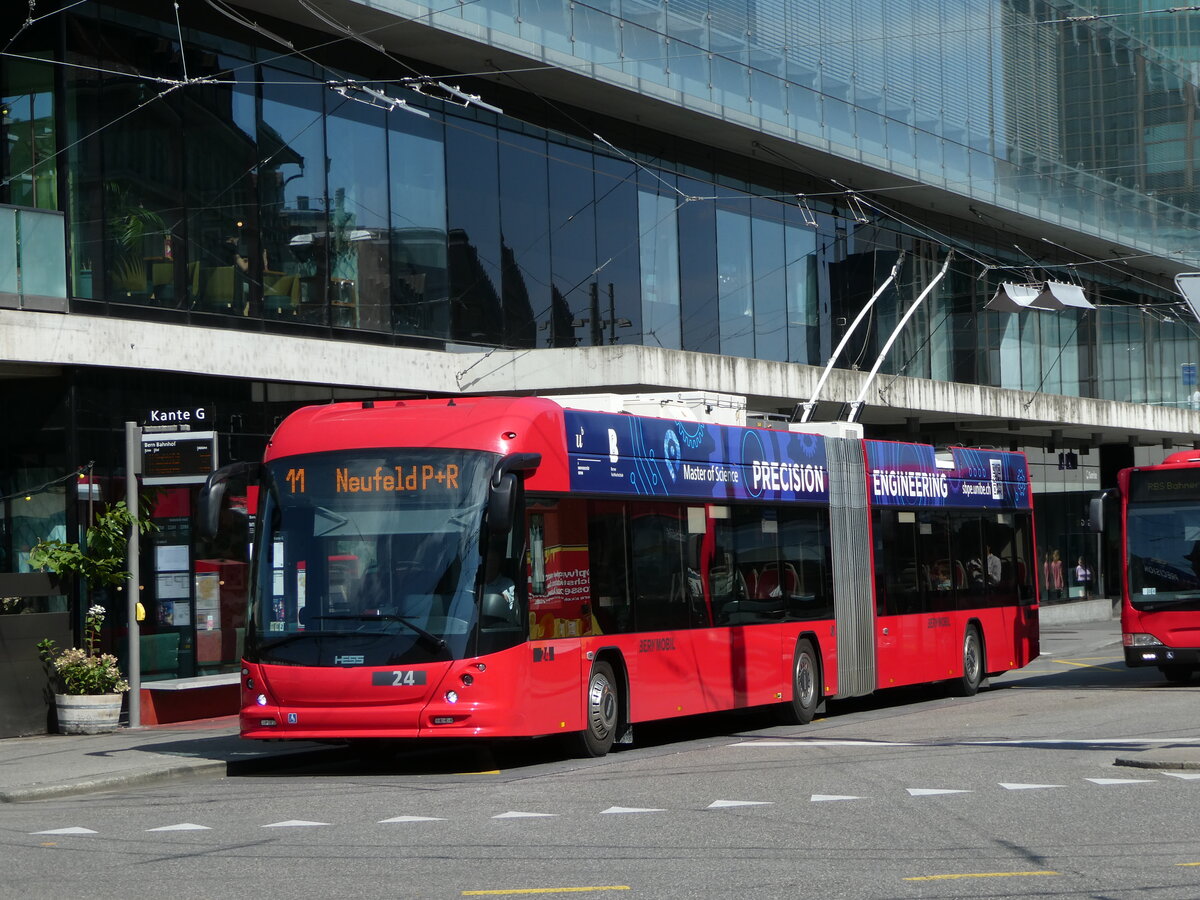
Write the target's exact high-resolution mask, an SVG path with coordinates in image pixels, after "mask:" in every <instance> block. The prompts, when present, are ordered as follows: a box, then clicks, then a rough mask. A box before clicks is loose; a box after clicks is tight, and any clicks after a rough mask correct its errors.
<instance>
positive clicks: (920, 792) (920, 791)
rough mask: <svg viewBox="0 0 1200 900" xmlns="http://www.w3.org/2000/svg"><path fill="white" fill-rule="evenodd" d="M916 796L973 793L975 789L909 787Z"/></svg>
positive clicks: (909, 790) (910, 791)
mask: <svg viewBox="0 0 1200 900" xmlns="http://www.w3.org/2000/svg"><path fill="white" fill-rule="evenodd" d="M908 792H909V793H910V794H912V796H914V797H932V796H934V795H935V794H973V793H975V792H974V791H956V790H952V789H947V788H908Z"/></svg>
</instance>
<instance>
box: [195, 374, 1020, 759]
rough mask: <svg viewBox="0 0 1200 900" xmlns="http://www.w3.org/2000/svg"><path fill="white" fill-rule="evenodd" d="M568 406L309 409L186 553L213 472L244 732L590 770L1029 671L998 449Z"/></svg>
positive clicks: (1016, 536) (1009, 502)
mask: <svg viewBox="0 0 1200 900" xmlns="http://www.w3.org/2000/svg"><path fill="white" fill-rule="evenodd" d="M576 402H581V401H576ZM589 402H591V404H592V406H593V408H591V409H584V408H572V406H571V403H572V401H571V400H570V399H563V400H555V399H548V398H531V397H525V398H513V397H495V398H455V399H451V400H420V401H407V400H406V401H366V402H363V403H335V404H331V405H327V406H320V407H309V408H305V409H301V410H299V411H297V412H296V413H294V414H292V415H291V416H289V417H288V418H287V419H286V420H285V421H284V422H283V423H281V425H280V426H279V428H278V430H277V431H276V433H275V434H274V436H273V437H272V439H271V441H270V444H269V446H268V449H267V452H266V455H265V459H264V461H263V463H261V464H248V463H235V464H233V465H231V466H226V467H224V468H223V469H221V470H219V471H218V472H216V473H214V474H213V476H212V477H211V478H210V479H209V483H208V485H206V487H205V490H204V491H203V492H202V497H201V525H200V527H201V529H202V530H208V531H212V530H213V529H215V527H216V526H215V523H216V521H217V520H218V519H217V517H218V515H219V512H220V506H221V503H222V497H223V496H224V495H225V494H226V493H227V490H226V488H227V486H228V485H230V484H231V483H232V480H233V479H236V478H249V479H250V480H251V481H252V482H254V483H256V484H258V485H259V491H258V493H259V501H258V511H257V528H256V537H255V547H254V559H253V573H252V578H251V581H252V586H251V589H250V611H249V616H248V620H247V631H246V636H245V648H244V650H245V652H244V664H243V676H242V685H243V689H242V706H241V713H240V719H241V731H242V734H243V735H244V736H245V737H248V738H270V739H287V738H295V739H305V740H312V739H336V740H347V741H353V740H356V739H367V738H425V737H438V738H449V737H454V738H465V737H479V738H490V737H497V738H498V737H534V736H544V735H553V734H570V735H572V736H573V738H574V739H575V741H576V744H577V747H578V749H579V750H580V751H582V752H583V753H585V754H588V755H594V756H599V755H603V754H604V753H606V752H608V750H609V749H610V748H611V746H612V744H613V742H614V741H617V742H629V741H630V740H631V734H632V726H633V725H634V724H636V723H638V722H646V721H650V720H658V719H666V718H670V717H674V716H685V715H692V714H696V713H707V712H714V711H718V710H730V709H735V708H740V707H752V706H762V705H767V704H773V705H775V706H777V708H778V709H779V710H780V712H781V714H782V717H783V719H784V720H785V721H788V722H792V723H806V722H808V721H809V720H811V719H812V717H813V714H814V713H815V712H816V711H817V707H818V705H819V704H820V703H821V702H822V700H823V699H824V698H829V697H839V698H840V697H852V696H858V695H863V694H868V693H871V692H872V691H874V690H876V689H879V688H886V687H892V686H898V685H908V684H918V683H927V682H936V681H948V682H951V683H952V684H953V685H954V686H955V687H956V688H957V690H958V692H960V693H961V694H963V695H970V694H973V693H975V691H976V690H977V689H978V688H979V686H980V683H981V681H982V680H983V679H984V678H985V677H986V676H987V675H989V674H995V673H999V672H1003V671H1005V670H1008V669H1012V668H1016V667H1020V666H1024V665H1025V664H1026V663H1028V662H1029V661H1030V660H1031V659H1033V658H1034V657H1036V656H1037V653H1038V628H1037V605H1036V597H1037V593H1036V581H1035V570H1036V566H1035V565H1033V560H1034V553H1033V547H1034V539H1033V520H1032V500H1031V497H1030V491H1029V487H1030V485H1029V479H1028V470H1027V466H1026V463H1025V459H1024V457H1023V456H1022V455H1021V454H1017V453H1008V452H1002V451H994V450H973V449H965V448H959V447H955V448H951V449H950V450H948V451H945V452H943V453H938V452H936V451H935V450H934V448H933V447H930V446H925V445H918V444H902V443H891V442H883V441H864V440H861V439H857V438H846V437H833V436H831V437H821V436H818V435H815V434H811V433H795V432H793V431H791V430H787V426H784V428H782V429H778V428H771V427H744V426H742V425H737V424H714V423H713V422H711V421H704V414H703V412H701V413H700V414H699V416H698V417H697V416H694V415H691V414H689V412H688V408H687V407H684V406H676V407H675V408H672V407H671V406H670V405H669V404H666V405H664V407H663V413H662V416H663V417H659V416H655V417H649V416H640V415H631V414H628V413H622V412H616V411H614V410H616V409H620V408H621V403H622V400H621V398H618V397H615V396H614V397H612V398H609V399H607V400H605V401H604V402H602V403H598V402H597V401H595V399H594V398H593V399H592V400H591V401H589ZM597 406H599V407H605V408H606V409H607V411H602V410H601V409H598V408H596V407H597ZM703 408H704V407H703V405H702V406H701V407H700V409H701V410H703ZM666 416H674V417H673V418H668V417H666ZM792 427H798V426H792ZM804 427H806V428H812V427H814V426H811V425H810V426H804Z"/></svg>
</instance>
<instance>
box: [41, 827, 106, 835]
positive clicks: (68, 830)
mask: <svg viewBox="0 0 1200 900" xmlns="http://www.w3.org/2000/svg"><path fill="white" fill-rule="evenodd" d="M95 833H96V832H94V831H92V829H90V828H80V827H79V826H75V827H74V828H54V829H52V830H50V831H31V832H30V834H95Z"/></svg>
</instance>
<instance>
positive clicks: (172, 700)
mask: <svg viewBox="0 0 1200 900" xmlns="http://www.w3.org/2000/svg"><path fill="white" fill-rule="evenodd" d="M241 689H242V687H241V676H240V675H239V674H238V673H237V672H227V673H224V674H220V675H198V676H196V677H195V678H173V679H171V680H169V681H149V682H145V683H144V684H142V690H141V698H142V703H141V724H143V725H166V724H169V723H172V722H186V721H189V720H191V719H215V718H219V717H221V716H233V715H237V712H238V705H239V701H240V694H241Z"/></svg>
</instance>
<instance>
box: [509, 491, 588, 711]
mask: <svg viewBox="0 0 1200 900" xmlns="http://www.w3.org/2000/svg"><path fill="white" fill-rule="evenodd" d="M585 505H586V503H585V501H583V500H567V499H563V500H558V499H555V500H551V499H545V498H533V497H530V498H528V500H527V503H526V513H525V520H526V527H527V528H528V537H527V544H526V546H527V548H528V550H527V554H528V556H527V560H528V595H529V645H528V649H529V653H530V657H529V658H530V660H531V668H530V669H529V683H528V687H527V693H528V700H529V702H528V703H522V704H521V706H522V707H523V708H524V709H525V710H526V720H527V726H528V730H529V731H530V732H532V733H543V734H548V733H554V732H557V731H561V727H560V724H559V723H561V722H563V721H568V720H569V719H570V718H571V717H573V716H577V715H581V714H582V711H583V708H584V703H583V684H584V682H585V681H586V679H587V672H586V666H587V665H588V663H587V662H586V661H585V660H584V659H583V654H582V651H581V649H580V645H581V638H584V637H586V636H588V635H590V634H592V633H593V618H592V612H591V594H592V586H591V578H590V563H589V556H588V542H587V518H586V516H585V511H584V507H585ZM581 670H583V675H582V676H581V675H580V672H581Z"/></svg>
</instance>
